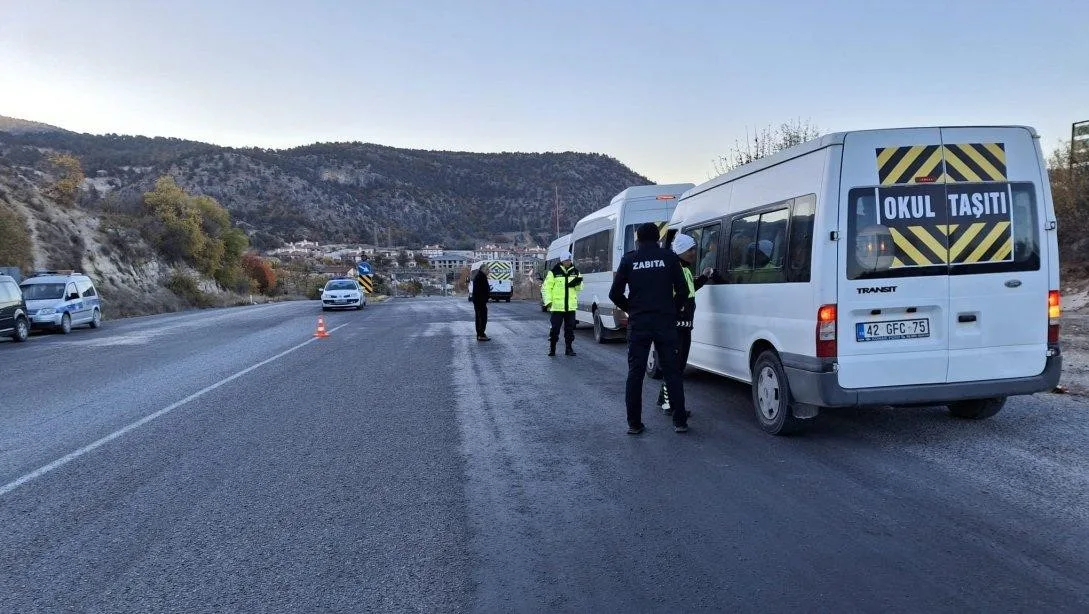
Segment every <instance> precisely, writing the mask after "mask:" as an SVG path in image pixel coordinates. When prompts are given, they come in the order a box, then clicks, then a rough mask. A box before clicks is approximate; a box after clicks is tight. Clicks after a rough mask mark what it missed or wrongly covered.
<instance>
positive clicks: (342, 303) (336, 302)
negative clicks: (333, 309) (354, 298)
mask: <svg viewBox="0 0 1089 614" xmlns="http://www.w3.org/2000/svg"><path fill="white" fill-rule="evenodd" d="M333 303H334V304H336V305H346V304H347V303H348V301H347V300H345V299H339V298H338V299H337V300H335V301H333Z"/></svg>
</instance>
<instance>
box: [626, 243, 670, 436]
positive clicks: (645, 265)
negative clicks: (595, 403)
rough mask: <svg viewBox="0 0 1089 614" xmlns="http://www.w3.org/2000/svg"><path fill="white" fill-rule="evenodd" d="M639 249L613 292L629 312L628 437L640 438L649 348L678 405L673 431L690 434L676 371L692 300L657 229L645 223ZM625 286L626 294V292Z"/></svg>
mask: <svg viewBox="0 0 1089 614" xmlns="http://www.w3.org/2000/svg"><path fill="white" fill-rule="evenodd" d="M635 236H636V240H637V241H638V246H637V248H636V249H635V251H632V252H628V253H627V254H624V257H623V258H622V259H621V260H620V266H619V267H617V270H616V275H615V276H614V277H613V285H612V287H611V288H610V289H609V299H610V300H612V302H613V304H614V305H616V306H617V307H619V308H621V309H623V310H624V311H626V312H627V313H628V381H627V387H626V389H625V391H624V404H625V406H626V408H627V413H628V434H629V435H638V434H640V433H642V432H643V431H644V430H645V429H646V426H645V425H644V424H643V377H644V376H645V375H646V372H647V356H648V355H649V354H650V344H651V343H653V344H654V346H655V347H657V348H658V355H659V357H660V359H661V363H662V372H663V373H664V374H665V381H666V386H669V393H670V394H669V396H670V402H671V403H672V405H673V430H674V431H676V432H678V433H684V432H687V431H688V412H687V410H685V406H684V387H683V386H684V385H683V383H682V382H681V374H680V370H679V369H677V314H678V313H679V312H680V311H681V310H682V308H683V306H684V303H685V302H686V301H687V297H688V287H687V285H686V284H685V280H684V273H683V272H682V270H681V268H682V267H681V261H680V259H679V258H677V255H676V254H674V253H673V252H672V251H671V250H668V249H665V248H663V247H661V246H660V245H658V242H657V241H658V226H657V225H655V224H653V223H647V224H643V225H642V226H640V227H639V229H638V230H637V231H636V235H635ZM625 288H626V289H627V295H625V294H624V291H625Z"/></svg>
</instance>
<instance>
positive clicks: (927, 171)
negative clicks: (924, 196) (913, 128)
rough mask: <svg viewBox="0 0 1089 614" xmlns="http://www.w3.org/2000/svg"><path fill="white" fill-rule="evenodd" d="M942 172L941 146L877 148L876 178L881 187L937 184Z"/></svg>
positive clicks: (943, 169)
mask: <svg viewBox="0 0 1089 614" xmlns="http://www.w3.org/2000/svg"><path fill="white" fill-rule="evenodd" d="M944 172H945V167H944V165H943V161H942V147H941V145H908V146H904V147H878V148H877V178H878V180H879V181H880V183H881V185H910V184H915V183H939V182H940V181H941V179H942V174H943V173H944Z"/></svg>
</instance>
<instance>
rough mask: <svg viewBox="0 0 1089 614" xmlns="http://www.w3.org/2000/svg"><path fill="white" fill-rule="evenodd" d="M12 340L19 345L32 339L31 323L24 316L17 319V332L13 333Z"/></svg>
mask: <svg viewBox="0 0 1089 614" xmlns="http://www.w3.org/2000/svg"><path fill="white" fill-rule="evenodd" d="M11 338H12V339H14V340H15V341H17V342H19V343H22V342H24V341H26V340H27V339H29V338H30V323H29V322H27V321H26V318H24V317H23V316H19V317H18V318H15V330H14V331H12V333H11Z"/></svg>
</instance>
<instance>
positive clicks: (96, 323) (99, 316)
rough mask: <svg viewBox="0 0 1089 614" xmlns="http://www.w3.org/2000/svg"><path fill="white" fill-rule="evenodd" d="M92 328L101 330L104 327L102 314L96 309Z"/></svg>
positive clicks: (92, 316)
mask: <svg viewBox="0 0 1089 614" xmlns="http://www.w3.org/2000/svg"><path fill="white" fill-rule="evenodd" d="M90 326H91V328H101V327H102V312H101V311H99V310H98V309H97V308H96V309H95V312H94V314H93V315H91V324H90Z"/></svg>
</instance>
